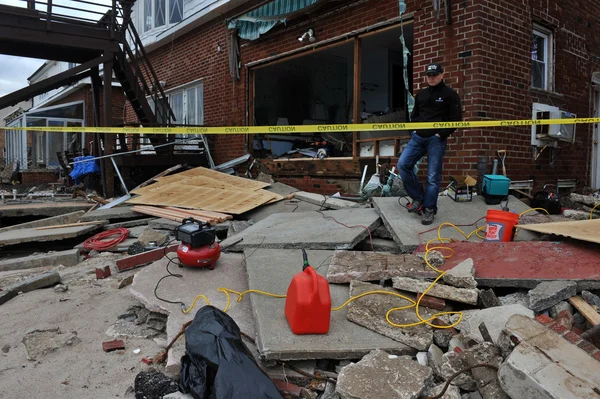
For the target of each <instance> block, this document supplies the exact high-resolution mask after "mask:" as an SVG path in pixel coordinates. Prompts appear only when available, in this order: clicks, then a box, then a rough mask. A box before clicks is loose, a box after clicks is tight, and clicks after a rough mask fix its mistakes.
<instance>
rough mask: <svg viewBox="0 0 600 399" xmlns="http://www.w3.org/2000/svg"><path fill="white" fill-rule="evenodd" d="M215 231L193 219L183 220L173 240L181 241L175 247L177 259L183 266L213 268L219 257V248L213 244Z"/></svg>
mask: <svg viewBox="0 0 600 399" xmlns="http://www.w3.org/2000/svg"><path fill="white" fill-rule="evenodd" d="M216 235H217V229H215V228H214V227H211V226H210V224H209V223H203V222H200V221H198V220H196V219H194V218H188V219H184V220H183V224H182V225H181V226H179V227H177V228H176V229H175V238H176V239H177V240H179V241H181V244H179V247H177V257H178V258H179V260H180V261H181V264H182V265H184V266H190V267H208V268H209V269H210V270H212V269H214V268H215V263H216V262H217V260H218V259H219V257H220V256H221V247H220V246H219V243H218V242H215V237H216Z"/></svg>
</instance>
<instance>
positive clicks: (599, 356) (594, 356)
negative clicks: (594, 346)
mask: <svg viewBox="0 0 600 399" xmlns="http://www.w3.org/2000/svg"><path fill="white" fill-rule="evenodd" d="M592 357H593V358H594V359H596V360H598V361H600V350H599V351H597V352H596V353H594V354H593V355H592Z"/></svg>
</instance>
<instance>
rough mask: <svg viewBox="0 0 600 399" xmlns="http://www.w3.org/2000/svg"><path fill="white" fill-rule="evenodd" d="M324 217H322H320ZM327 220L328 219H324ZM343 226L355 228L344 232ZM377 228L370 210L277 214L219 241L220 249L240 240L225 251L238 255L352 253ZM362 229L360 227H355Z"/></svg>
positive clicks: (376, 215)
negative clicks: (255, 251)
mask: <svg viewBox="0 0 600 399" xmlns="http://www.w3.org/2000/svg"><path fill="white" fill-rule="evenodd" d="M323 215H324V216H323ZM328 218H329V219H328ZM330 218H335V219H336V220H337V221H338V222H340V223H344V224H346V225H347V226H356V227H354V228H348V227H345V226H342V225H340V224H338V223H336V222H335V221H333V219H330ZM380 225H381V220H380V219H379V215H378V214H377V212H375V211H374V210H373V209H342V210H337V211H325V212H323V214H321V213H318V212H301V213H286V214H284V213H278V214H274V215H271V216H269V217H267V218H266V219H264V220H261V221H260V222H258V223H256V224H255V225H253V226H250V227H248V228H247V229H246V230H244V231H242V232H241V233H240V234H236V235H235V236H234V237H230V238H227V239H226V240H223V242H222V244H221V246H226V245H228V244H229V243H231V242H233V241H235V240H237V239H240V238H243V241H241V242H240V243H238V244H236V245H234V246H232V247H230V248H229V250H230V251H240V250H243V249H244V248H250V247H260V248H278V249H291V248H306V249H352V248H354V246H355V245H356V244H357V243H359V242H360V241H361V240H363V239H364V238H365V237H367V236H368V235H369V232H368V231H367V230H366V229H365V228H364V227H367V228H369V229H370V230H371V231H372V230H374V229H376V228H377V227H379V226H380ZM359 226H364V227H359Z"/></svg>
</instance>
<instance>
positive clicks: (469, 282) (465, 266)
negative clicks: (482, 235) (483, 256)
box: [442, 258, 477, 288]
mask: <svg viewBox="0 0 600 399" xmlns="http://www.w3.org/2000/svg"><path fill="white" fill-rule="evenodd" d="M442 279H443V280H444V282H445V283H446V284H449V285H452V286H454V287H457V288H477V281H475V266H474V265H473V259H471V258H468V259H465V260H464V261H462V262H460V263H459V264H458V265H456V266H454V267H453V268H452V269H449V270H447V271H446V274H444V277H442Z"/></svg>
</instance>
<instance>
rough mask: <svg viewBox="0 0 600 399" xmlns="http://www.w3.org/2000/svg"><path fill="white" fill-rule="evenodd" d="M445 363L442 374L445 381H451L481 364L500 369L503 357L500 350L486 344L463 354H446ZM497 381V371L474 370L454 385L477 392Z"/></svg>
mask: <svg viewBox="0 0 600 399" xmlns="http://www.w3.org/2000/svg"><path fill="white" fill-rule="evenodd" d="M443 362H444V363H443V365H442V374H443V376H444V379H449V378H450V377H451V376H453V375H454V374H455V373H457V372H459V371H461V370H464V369H466V368H468V367H472V366H475V365H479V364H489V365H492V366H495V367H500V364H501V363H502V356H501V352H500V348H498V347H497V346H495V345H494V344H492V343H490V342H484V343H481V344H478V345H475V346H474V347H472V348H469V349H467V350H465V351H462V352H448V353H446V354H444V356H443ZM495 380H496V370H494V369H491V368H474V369H472V370H470V371H468V372H465V373H463V374H461V375H459V376H458V377H456V378H455V379H454V380H453V381H452V385H455V386H457V387H459V388H460V389H464V390H466V391H475V390H478V389H480V388H483V387H485V386H487V385H488V384H490V383H493V382H494V381H495ZM480 392H481V391H480Z"/></svg>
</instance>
